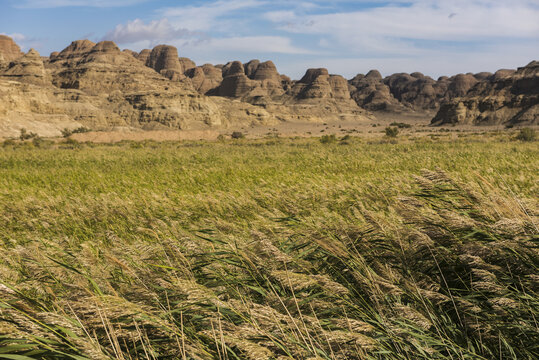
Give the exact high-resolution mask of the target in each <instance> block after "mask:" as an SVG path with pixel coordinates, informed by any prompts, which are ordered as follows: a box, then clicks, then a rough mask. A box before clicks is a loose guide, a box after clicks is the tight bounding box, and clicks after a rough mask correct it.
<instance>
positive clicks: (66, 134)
mask: <svg viewBox="0 0 539 360" xmlns="http://www.w3.org/2000/svg"><path fill="white" fill-rule="evenodd" d="M89 131H91V130H90V129H88V128H87V127H84V126H81V127H79V128H76V129H73V130H69V129H68V128H64V130H62V136H63V137H65V138H67V137H70V136H71V135H72V134H82V133H87V132H89Z"/></svg>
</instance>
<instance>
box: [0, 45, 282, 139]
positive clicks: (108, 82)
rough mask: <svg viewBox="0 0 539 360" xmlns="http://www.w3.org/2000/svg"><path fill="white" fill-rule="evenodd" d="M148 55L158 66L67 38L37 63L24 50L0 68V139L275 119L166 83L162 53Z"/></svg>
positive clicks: (251, 108) (250, 107) (107, 47)
mask: <svg viewBox="0 0 539 360" xmlns="http://www.w3.org/2000/svg"><path fill="white" fill-rule="evenodd" d="M155 54H157V55H158V56H157V57H154V60H155V61H154V62H152V64H156V65H155V66H163V68H162V69H161V70H165V71H160V72H157V71H156V70H154V69H152V68H150V67H148V66H145V65H144V64H143V63H142V62H141V61H140V60H139V59H137V58H135V57H134V56H133V54H131V53H129V52H122V51H120V49H119V48H118V47H117V46H116V45H115V44H114V43H112V42H109V41H103V42H100V43H97V44H94V43H92V42H90V41H76V42H73V43H72V44H71V45H70V46H68V47H67V48H66V49H64V50H63V51H61V52H59V53H58V54H55V56H53V57H51V58H50V59H49V60H48V61H46V62H45V64H44V63H43V60H42V58H41V57H40V56H39V54H38V53H37V52H36V51H35V50H30V51H29V52H28V53H27V54H26V55H24V56H21V57H19V58H18V59H16V60H15V61H12V62H11V63H10V65H9V67H8V68H6V69H3V70H2V71H0V98H1V101H0V133H1V136H16V135H18V132H19V130H20V128H23V127H24V128H26V129H27V130H28V131H33V132H37V133H38V134H40V135H44V136H53V135H60V131H61V130H62V129H63V128H66V127H67V128H77V127H80V126H86V127H89V128H92V129H110V128H113V127H135V128H143V129H206V128H211V127H226V126H230V125H231V124H232V123H233V124H236V125H238V124H242V125H251V124H272V123H276V121H277V119H276V118H275V117H274V116H272V115H271V114H269V113H268V112H267V111H265V110H264V109H261V108H259V107H256V106H253V105H250V104H247V103H242V102H237V101H231V100H229V99H225V98H217V97H215V98H214V97H208V96H205V95H202V94H200V93H198V92H196V91H195V90H194V89H193V88H192V87H191V85H190V84H189V83H185V82H180V81H171V80H169V79H168V78H167V77H165V76H163V75H168V74H169V73H168V72H167V71H168V70H174V69H173V68H170V67H168V65H169V62H167V55H166V53H165V55H164V56H160V54H159V53H158V52H156V53H155ZM155 54H154V55H155ZM178 64H179V62H178ZM182 76H183V75H182Z"/></svg>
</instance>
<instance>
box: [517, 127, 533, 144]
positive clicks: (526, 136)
mask: <svg viewBox="0 0 539 360" xmlns="http://www.w3.org/2000/svg"><path fill="white" fill-rule="evenodd" d="M536 138H537V132H536V131H535V130H534V129H530V128H524V129H521V130H520V132H519V133H518V134H517V140H520V141H534V140H535V139H536Z"/></svg>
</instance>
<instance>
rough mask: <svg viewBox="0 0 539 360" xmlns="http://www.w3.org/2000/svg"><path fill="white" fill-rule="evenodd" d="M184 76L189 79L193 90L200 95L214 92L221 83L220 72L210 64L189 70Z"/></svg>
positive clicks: (221, 75)
mask: <svg viewBox="0 0 539 360" xmlns="http://www.w3.org/2000/svg"><path fill="white" fill-rule="evenodd" d="M185 75H187V76H188V77H189V78H190V79H191V83H192V85H193V87H194V89H195V90H196V91H198V92H199V93H201V94H210V93H214V92H216V89H218V88H219V86H220V85H221V83H222V82H223V73H222V70H221V69H219V68H217V67H215V66H213V65H211V64H204V65H202V66H198V67H194V68H191V69H189V70H187V71H186V72H185Z"/></svg>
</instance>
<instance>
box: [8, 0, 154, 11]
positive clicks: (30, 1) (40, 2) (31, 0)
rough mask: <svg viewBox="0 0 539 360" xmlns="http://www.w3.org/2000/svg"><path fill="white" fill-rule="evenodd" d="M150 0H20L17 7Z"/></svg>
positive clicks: (125, 3)
mask: <svg viewBox="0 0 539 360" xmlns="http://www.w3.org/2000/svg"><path fill="white" fill-rule="evenodd" d="M146 1H149V0H19V1H17V4H16V5H15V6H16V7H19V8H37V9H41V8H56V7H71V6H89V7H120V6H130V5H134V4H138V3H142V2H146Z"/></svg>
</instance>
